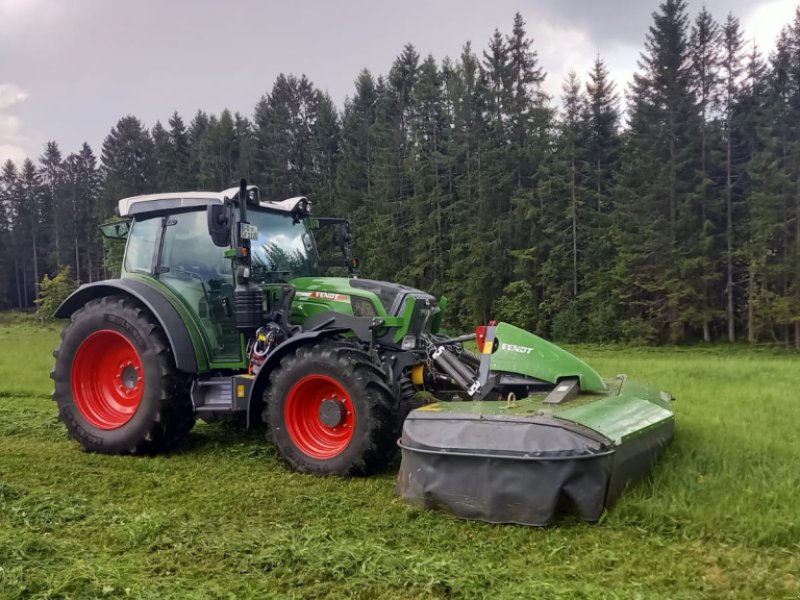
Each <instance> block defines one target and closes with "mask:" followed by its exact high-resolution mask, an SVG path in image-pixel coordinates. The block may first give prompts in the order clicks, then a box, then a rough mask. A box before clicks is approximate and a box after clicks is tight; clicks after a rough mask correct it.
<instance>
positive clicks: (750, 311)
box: [747, 261, 756, 344]
mask: <svg viewBox="0 0 800 600" xmlns="http://www.w3.org/2000/svg"><path fill="white" fill-rule="evenodd" d="M755 271H756V270H755V267H754V266H753V262H752V261H750V265H749V266H748V274H747V275H748V277H747V341H748V342H749V343H751V344H755V343H756V319H755V310H754V307H753V296H754V295H755V291H756V284H755V276H756V273H755Z"/></svg>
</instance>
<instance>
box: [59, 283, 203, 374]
mask: <svg viewBox="0 0 800 600" xmlns="http://www.w3.org/2000/svg"><path fill="white" fill-rule="evenodd" d="M114 295H124V296H129V297H131V298H134V299H135V300H137V301H138V302H139V303H140V304H142V306H144V307H145V308H146V309H147V310H148V311H149V312H150V314H151V315H153V317H154V318H155V319H156V320H157V321H158V324H159V325H160V326H161V329H162V330H163V331H164V335H166V337H167V342H168V343H169V347H170V349H171V350H172V356H173V358H174V360H175V366H176V367H177V368H178V370H179V371H183V372H184V373H190V374H192V375H195V374H196V373H197V365H198V362H201V363H202V364H206V363H207V359H206V357H205V356H203V357H198V356H197V355H196V353H195V352H196V350H195V346H194V344H192V337H191V335H190V334H189V330H188V329H187V327H186V324H185V323H184V322H183V320H182V319H181V317H180V315H179V314H178V311H176V310H175V307H173V306H172V304H170V302H169V300H167V299H166V298H165V297H164V296H163V295H162V294H161V293H160V292H159V291H158V290H157V289H156V288H154V287H152V286H149V285H147V284H146V283H144V282H141V281H136V280H133V279H107V280H105V281H98V282H95V283H88V284H86V285H82V286H81V287H79V288H78V289H77V290H75V292H73V293H72V294H71V295H70V296H69V297H68V298H67V299H66V300H64V302H62V303H61V306H59V307H58V309H57V310H56V312H55V315H54V316H55V317H56V318H58V319H68V318H70V317H71V316H72V314H73V313H74V312H75V311H76V310H78V309H79V308H81V307H82V306H83V305H84V304H86V303H87V302H89V301H90V300H94V299H95V298H101V297H103V296H114Z"/></svg>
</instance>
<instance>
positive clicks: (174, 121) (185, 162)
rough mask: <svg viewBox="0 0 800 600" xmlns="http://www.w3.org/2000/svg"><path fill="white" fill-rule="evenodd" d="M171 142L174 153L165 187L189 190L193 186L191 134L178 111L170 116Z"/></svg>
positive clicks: (169, 164) (175, 189)
mask: <svg viewBox="0 0 800 600" xmlns="http://www.w3.org/2000/svg"><path fill="white" fill-rule="evenodd" d="M169 142H170V146H171V147H172V155H171V157H170V162H169V163H168V168H167V172H168V173H169V174H170V179H169V180H168V181H167V183H166V187H165V188H164V189H168V190H172V191H176V192H177V191H180V190H188V189H190V188H191V187H192V176H191V167H190V152H189V134H188V132H187V131H186V126H185V125H184V123H183V119H182V118H181V116H180V115H179V114H178V112H177V111H175V112H173V113H172V116H171V117H170V118H169Z"/></svg>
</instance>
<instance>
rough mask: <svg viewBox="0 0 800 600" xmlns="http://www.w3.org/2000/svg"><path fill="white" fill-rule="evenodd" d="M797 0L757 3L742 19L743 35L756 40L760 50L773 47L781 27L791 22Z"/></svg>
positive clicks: (764, 50) (763, 50)
mask: <svg viewBox="0 0 800 600" xmlns="http://www.w3.org/2000/svg"><path fill="white" fill-rule="evenodd" d="M797 8H798V6H797V0H772V1H771V2H764V3H762V4H759V5H757V6H756V7H755V8H753V10H751V11H750V12H749V13H748V14H747V15H746V16H745V17H744V18H743V19H742V25H743V26H744V32H745V36H746V38H748V39H752V40H754V41H755V42H756V44H757V45H758V47H759V48H760V49H761V51H762V52H765V53H767V52H769V51H770V50H772V48H774V47H775V40H777V39H778V34H780V32H781V29H783V28H784V27H785V26H786V25H789V24H791V23H792V20H793V19H794V16H795V10H797Z"/></svg>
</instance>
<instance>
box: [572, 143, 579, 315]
mask: <svg viewBox="0 0 800 600" xmlns="http://www.w3.org/2000/svg"><path fill="white" fill-rule="evenodd" d="M571 168H572V171H571V174H570V176H571V180H572V181H571V183H570V187H571V188H572V298H573V300H574V299H576V298H577V297H578V200H577V194H576V193H575V149H574V148H573V149H572V166H571Z"/></svg>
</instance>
